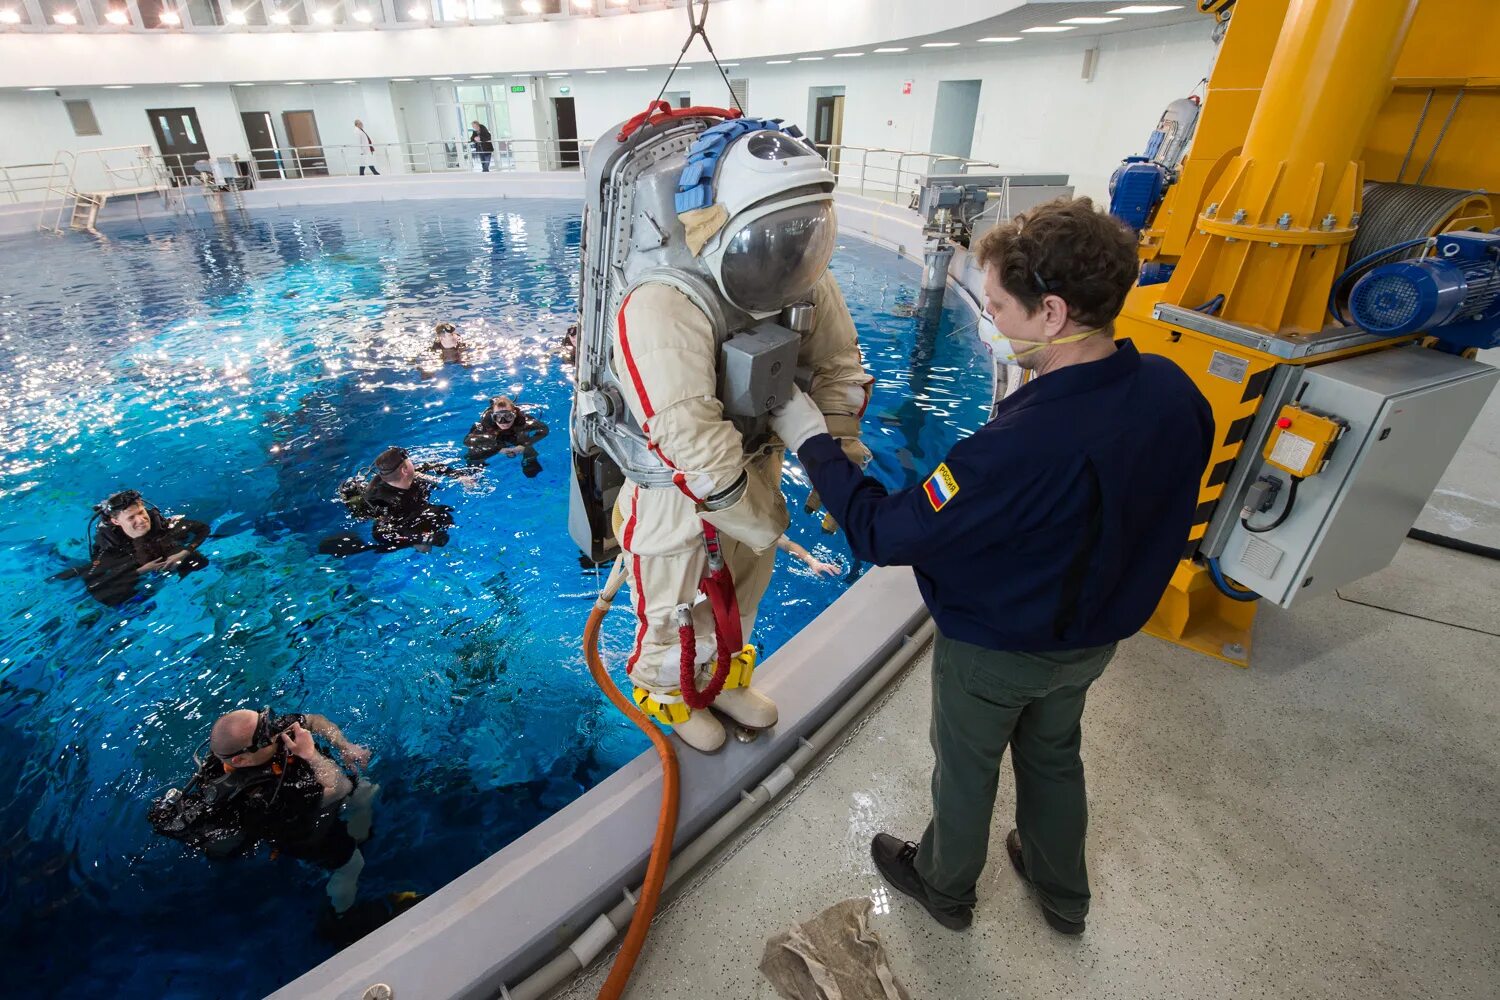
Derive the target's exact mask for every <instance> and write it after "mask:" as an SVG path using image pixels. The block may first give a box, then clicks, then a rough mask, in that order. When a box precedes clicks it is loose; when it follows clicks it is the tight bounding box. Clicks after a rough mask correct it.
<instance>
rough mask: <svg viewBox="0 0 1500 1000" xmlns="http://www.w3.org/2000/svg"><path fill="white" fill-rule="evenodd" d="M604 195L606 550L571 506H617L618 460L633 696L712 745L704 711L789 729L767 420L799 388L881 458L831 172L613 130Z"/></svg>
mask: <svg viewBox="0 0 1500 1000" xmlns="http://www.w3.org/2000/svg"><path fill="white" fill-rule="evenodd" d="M628 129H629V126H627V130H628ZM611 140H613V145H611ZM588 180H589V216H588V217H586V219H587V222H586V237H585V239H586V245H585V254H584V256H585V260H584V282H583V283H584V294H583V301H584V305H583V326H584V335H583V337H582V338H581V347H582V350H581V351H580V357H579V391H578V396H577V397H576V398H575V406H574V417H573V435H574V449H575V469H576V470H577V471H578V473H579V475H578V477H577V480H576V481H575V490H574V501H575V511H574V514H573V523H574V528H575V531H574V534H575V537H577V538H579V540H580V544H581V545H584V547H585V548H586V549H587V548H589V545H587V544H585V541H584V537H583V536H585V535H586V534H587V529H588V527H589V523H590V521H592V522H593V524H592V527H593V535H594V539H593V541H594V548H595V551H596V554H597V553H598V551H599V536H600V534H601V532H600V530H599V529H600V527H601V526H600V525H599V524H598V518H597V516H595V517H593V518H587V517H583V516H580V515H579V513H578V510H577V509H576V508H577V505H578V504H579V502H580V499H581V498H583V497H587V496H589V495H590V493H592V498H593V501H594V504H595V506H598V505H599V504H600V503H607V502H608V500H609V499H610V497H609V496H608V493H609V492H610V490H609V482H608V480H609V475H608V473H602V474H601V473H599V472H598V468H597V465H596V466H594V467H593V469H594V471H593V472H591V471H590V468H591V467H590V462H591V461H595V462H596V461H597V460H598V459H599V458H600V457H601V456H608V458H609V459H612V460H613V463H614V464H615V465H617V466H618V467H619V469H621V470H622V471H623V474H624V482H623V483H620V484H619V485H620V488H619V490H618V493H617V495H616V496H615V497H614V498H613V500H614V502H613V505H612V507H613V509H612V513H611V516H610V517H609V527H610V528H611V529H612V533H613V536H614V540H615V541H616V542H617V543H618V546H619V549H620V551H621V552H622V554H623V555H624V558H625V562H626V567H627V570H628V573H629V581H630V586H631V591H632V594H631V605H632V608H633V610H634V611H635V615H636V631H635V643H634V648H633V650H632V652H631V655H630V658H629V661H628V663H627V669H628V670H629V672H630V677H631V680H632V682H633V684H634V686H635V700H636V703H637V704H638V705H639V706H640V707H641V708H642V709H643V710H644V711H646V712H647V714H649V715H652V716H653V717H655V718H656V719H657V720H658V721H660V722H663V723H665V724H668V725H671V726H672V727H673V728H674V729H675V731H676V732H677V733H678V735H679V736H681V737H682V738H683V740H684V741H685V742H687V743H688V744H689V745H690V746H693V747H695V748H697V749H699V750H703V751H712V750H715V749H717V748H718V747H719V746H720V745H722V744H723V742H724V738H725V733H724V728H723V725H722V724H721V723H720V722H719V721H718V720H717V719H716V718H715V717H714V715H713V714H712V713H711V712H708V711H706V708H707V705H708V704H712V705H713V707H715V708H717V709H719V710H720V711H722V712H723V713H724V714H726V715H728V716H729V717H730V718H732V719H734V720H735V721H736V722H738V723H740V724H741V725H744V726H747V727H750V728H765V727H767V726H771V725H774V724H775V722H776V706H775V704H774V703H773V702H771V701H770V699H768V698H766V697H765V696H763V695H761V694H760V693H759V692H758V691H756V690H755V689H754V688H753V687H751V681H752V677H753V674H754V668H755V652H754V649H753V647H751V646H749V645H748V644H747V642H748V639H749V636H750V631H751V628H752V627H753V625H754V622H755V615H756V609H757V606H758V605H759V603H760V600H761V597H762V596H763V595H764V593H765V590H766V586H767V584H768V583H769V582H770V578H771V570H772V567H773V565H774V562H775V555H776V541H777V539H778V538H780V537H781V535H782V533H783V532H784V531H785V530H786V528H787V511H786V502H785V498H784V497H783V496H782V494H781V488H780V480H781V453H782V450H783V447H784V446H783V444H782V442H781V441H780V440H779V439H777V438H775V437H774V436H773V435H772V434H771V433H770V431H769V428H768V424H767V419H766V414H767V413H768V412H769V410H770V409H771V408H772V407H774V406H776V405H779V404H780V403H783V402H785V401H786V400H787V399H788V398H790V394H791V392H792V387H793V385H794V380H797V381H802V382H803V383H804V387H805V388H806V390H807V392H808V393H809V394H810V396H811V397H812V399H813V400H814V402H816V403H817V405H818V408H819V409H820V410H821V411H822V412H823V413H824V414H826V415H827V417H828V421H829V428H830V431H831V432H832V433H833V434H834V435H835V436H836V437H839V438H841V439H842V440H843V441H844V443H845V447H846V449H847V450H848V451H849V452H850V453H851V455H853V456H854V457H856V458H864V457H867V455H868V453H867V452H865V451H864V448H863V445H861V444H860V442H859V436H858V435H859V417H860V414H861V413H862V412H863V410H864V406H865V403H866V401H867V398H868V386H869V382H870V378H869V376H867V375H866V374H865V372H864V369H863V367H862V365H861V363H860V355H859V345H858V342H857V339H856V334H855V329H854V323H853V320H852V319H851V318H850V316H849V310H848V307H847V306H846V305H845V304H844V299H843V296H842V294H841V293H840V292H839V288H838V285H837V283H836V282H835V281H834V279H833V277H832V275H831V274H829V273H828V269H827V267H828V260H829V258H830V256H831V255H832V253H833V248H834V241H835V236H836V231H835V222H834V218H833V204H832V202H833V198H832V189H833V177H832V175H831V174H830V173H829V172H828V171H827V169H826V168H825V167H824V166H823V161H822V159H821V158H820V157H819V156H818V155H817V154H816V153H815V152H814V151H813V150H812V149H811V147H810V146H809V145H808V144H807V143H806V142H805V141H804V140H803V139H802V138H801V136H800V133H798V132H797V131H796V130H795V129H783V128H781V127H780V125H779V123H778V122H771V121H764V120H745V119H732V118H731V119H729V120H723V121H721V120H720V119H718V118H716V117H709V116H706V115H703V114H701V113H700V114H699V115H695V116H688V117H673V116H668V115H665V114H664V115H661V116H660V117H659V118H658V119H657V120H656V121H653V122H651V123H647V124H646V125H645V127H644V128H641V129H640V130H638V131H621V132H620V133H619V134H618V135H616V134H613V133H611V134H608V135H606V136H605V137H604V138H603V139H601V140H600V142H599V143H598V144H596V146H595V147H594V151H593V153H592V154H591V158H590V163H589V169H588ZM627 188H628V189H629V193H628V194H627V193H626V189H627ZM778 318H779V320H780V322H775V320H777V319H778ZM700 594H701V595H702V597H701V599H700ZM721 684H722V689H721V690H720V689H719V685H721Z"/></svg>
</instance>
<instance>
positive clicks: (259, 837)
mask: <svg viewBox="0 0 1500 1000" xmlns="http://www.w3.org/2000/svg"><path fill="white" fill-rule="evenodd" d="M314 736H317V737H318V738H320V739H322V740H324V741H326V742H327V744H328V745H329V746H330V747H332V748H333V749H334V750H336V751H337V752H338V754H339V757H340V759H341V760H342V762H343V764H344V767H343V768H340V767H338V766H337V765H336V764H334V762H333V758H332V757H331V756H330V755H329V753H328V752H327V751H326V750H324V749H322V748H321V747H319V745H318V744H317V743H316V742H315V741H314V739H313V737H314ZM204 742H205V743H206V745H207V750H208V752H207V754H203V753H202V751H203V750H204V746H202V745H200V746H199V748H198V751H195V752H194V754H193V763H194V773H193V776H192V777H191V778H190V779H189V780H188V782H187V784H186V785H185V786H183V787H182V788H181V789H177V788H170V789H168V790H167V791H166V792H165V793H163V794H162V795H161V796H159V797H158V798H157V799H156V800H155V801H153V802H152V803H151V806H150V809H149V810H148V812H147V819H148V821H149V822H150V823H151V827H152V829H153V830H155V831H156V832H157V833H158V834H160V835H161V836H163V837H169V838H171V839H172V840H176V841H179V842H181V843H183V844H186V845H187V846H188V847H190V848H192V849H194V850H197V851H201V852H203V854H204V855H205V856H207V857H209V858H211V859H214V860H226V859H229V858H234V857H241V856H244V855H246V854H249V853H251V852H253V851H254V850H255V848H256V846H257V845H258V844H259V843H260V842H261V841H266V842H268V843H270V844H271V846H272V848H274V850H275V852H276V854H277V855H283V854H284V855H287V856H289V857H293V858H297V859H298V860H300V861H306V862H308V863H310V864H313V865H316V866H318V867H320V868H323V869H326V870H327V871H329V872H331V873H332V874H331V875H330V876H329V879H328V899H329V903H330V904H331V905H332V908H333V912H334V913H335V914H345V913H347V912H349V910H350V909H351V907H353V906H354V901H355V896H356V890H357V887H358V882H359V874H360V872H361V871H362V870H363V869H364V866H365V859H364V855H363V854H361V853H360V849H359V845H360V844H362V843H363V842H364V841H365V840H366V839H368V838H369V836H370V821H371V814H372V802H373V800H374V797H375V793H376V792H377V791H379V788H380V786H378V785H375V784H372V783H371V782H369V781H363V780H361V779H360V778H359V773H360V772H361V771H362V770H363V769H364V768H365V766H366V765H367V764H369V762H370V750H369V749H368V748H367V747H363V746H360V745H358V744H356V743H351V742H350V741H349V740H348V739H347V738H346V737H345V736H344V733H343V731H342V730H340V729H339V727H338V726H336V725H334V724H333V723H332V722H330V721H329V720H328V719H326V718H324V717H323V716H321V715H312V714H291V715H276V714H274V713H273V712H272V711H271V710H270V709H269V708H266V709H262V710H261V711H259V712H255V711H251V710H249V709H239V710H237V711H233V712H229V713H227V714H225V715H223V716H220V717H219V720H218V721H217V722H215V723H214V726H213V730H212V731H211V732H210V735H209V738H208V739H207V740H206V741H204Z"/></svg>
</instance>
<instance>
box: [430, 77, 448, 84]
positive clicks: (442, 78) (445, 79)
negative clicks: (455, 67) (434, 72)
mask: <svg viewBox="0 0 1500 1000" xmlns="http://www.w3.org/2000/svg"><path fill="white" fill-rule="evenodd" d="M433 79H434V80H441V81H442V82H444V83H447V82H448V81H449V80H452V79H453V77H451V76H435V77H433Z"/></svg>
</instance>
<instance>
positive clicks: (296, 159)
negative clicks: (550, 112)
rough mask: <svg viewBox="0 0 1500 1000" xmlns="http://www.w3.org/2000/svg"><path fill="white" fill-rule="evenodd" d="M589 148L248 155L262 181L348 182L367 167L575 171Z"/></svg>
mask: <svg viewBox="0 0 1500 1000" xmlns="http://www.w3.org/2000/svg"><path fill="white" fill-rule="evenodd" d="M591 145H592V143H590V142H588V141H586V140H579V139H568V140H555V139H496V140H494V146H495V149H494V152H492V153H489V154H483V153H480V152H479V151H477V150H475V149H474V148H473V147H472V146H471V145H470V144H469V143H468V142H466V141H464V140H461V139H434V140H430V141H426V142H380V143H375V144H374V146H375V148H374V150H373V151H371V149H370V147H368V146H364V145H361V144H358V143H349V144H336V145H329V144H323V145H318V146H278V147H274V148H262V149H252V150H250V161H251V162H252V163H253V164H254V165H255V172H256V176H257V178H258V179H260V180H283V179H285V180H292V179H296V178H302V177H350V176H354V175H357V174H359V172H360V170H361V168H364V169H366V170H368V169H369V168H370V167H374V168H375V169H376V170H378V171H379V172H380V173H381V174H403V173H404V174H454V173H485V172H497V171H549V170H578V169H580V168H581V166H582V164H583V162H584V160H585V159H586V158H587V156H588V151H589V147H590V146H591Z"/></svg>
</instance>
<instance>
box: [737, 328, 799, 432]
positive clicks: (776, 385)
mask: <svg viewBox="0 0 1500 1000" xmlns="http://www.w3.org/2000/svg"><path fill="white" fill-rule="evenodd" d="M801 347H802V338H801V337H799V336H798V335H797V334H795V333H793V332H792V331H791V330H788V329H787V328H786V327H784V326H782V325H781V324H779V323H773V322H771V321H769V320H767V321H766V322H764V323H760V324H759V325H757V326H756V327H754V328H753V329H751V330H748V331H746V332H744V333H740V334H736V335H735V336H733V337H730V338H729V339H728V340H726V341H724V343H723V344H722V345H721V346H720V348H719V402H721V403H723V404H724V413H725V414H726V415H727V416H731V417H760V416H764V415H765V414H767V413H770V412H771V410H773V409H775V408H776V407H778V406H780V405H781V404H782V403H785V402H786V401H787V400H789V399H791V398H792V386H793V384H794V379H795V378H796V375H797V352H798V351H799V350H800V349H801Z"/></svg>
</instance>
